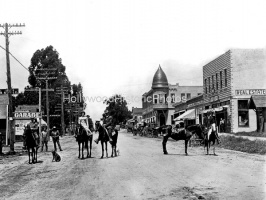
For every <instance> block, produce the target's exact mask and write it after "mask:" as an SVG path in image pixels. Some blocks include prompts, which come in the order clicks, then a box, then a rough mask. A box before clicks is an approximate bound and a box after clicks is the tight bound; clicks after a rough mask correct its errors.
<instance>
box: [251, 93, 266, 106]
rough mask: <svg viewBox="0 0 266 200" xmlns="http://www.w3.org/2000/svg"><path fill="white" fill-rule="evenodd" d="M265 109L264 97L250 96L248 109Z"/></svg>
mask: <svg viewBox="0 0 266 200" xmlns="http://www.w3.org/2000/svg"><path fill="white" fill-rule="evenodd" d="M265 107H266V96H265V95H263V96H259V95H257V96H252V97H251V99H250V103H249V108H250V109H256V108H265Z"/></svg>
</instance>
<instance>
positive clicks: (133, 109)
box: [132, 108, 142, 115]
mask: <svg viewBox="0 0 266 200" xmlns="http://www.w3.org/2000/svg"><path fill="white" fill-rule="evenodd" d="M132 114H133V115H134V114H135V115H137V114H140V115H142V108H132Z"/></svg>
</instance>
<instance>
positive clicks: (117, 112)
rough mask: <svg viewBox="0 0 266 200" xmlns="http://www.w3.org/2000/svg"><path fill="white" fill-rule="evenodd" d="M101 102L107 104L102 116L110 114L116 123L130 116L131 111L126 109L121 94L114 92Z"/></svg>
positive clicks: (125, 103)
mask: <svg viewBox="0 0 266 200" xmlns="http://www.w3.org/2000/svg"><path fill="white" fill-rule="evenodd" d="M103 103H104V104H106V105H107V107H106V109H105V114H103V117H104V118H105V117H106V115H108V116H112V117H113V119H114V120H115V121H116V122H117V123H121V122H124V121H125V120H127V119H130V118H132V113H131V112H130V111H129V110H128V107H127V102H126V100H125V98H124V97H122V96H121V95H119V94H115V95H113V96H112V97H110V98H109V99H106V100H105V101H104V102H103Z"/></svg>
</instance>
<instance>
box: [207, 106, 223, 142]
mask: <svg viewBox="0 0 266 200" xmlns="http://www.w3.org/2000/svg"><path fill="white" fill-rule="evenodd" d="M213 115H214V113H213V112H212V111H210V112H208V113H207V117H205V118H204V126H205V127H206V128H207V134H208V133H209V132H210V131H211V133H214V134H215V137H216V139H217V143H218V144H220V138H219V136H218V132H217V126H216V123H215V117H214V116H213ZM207 137H208V135H207Z"/></svg>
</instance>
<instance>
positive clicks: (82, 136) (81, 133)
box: [76, 125, 93, 159]
mask: <svg viewBox="0 0 266 200" xmlns="http://www.w3.org/2000/svg"><path fill="white" fill-rule="evenodd" d="M76 132H77V138H76V140H77V142H78V145H79V156H78V158H80V146H81V151H82V158H81V159H84V153H83V152H84V147H85V148H86V149H87V158H91V148H92V139H93V135H89V136H88V135H87V131H86V130H85V129H84V128H83V126H81V125H79V126H77V128H76ZM89 142H90V148H89Z"/></svg>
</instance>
